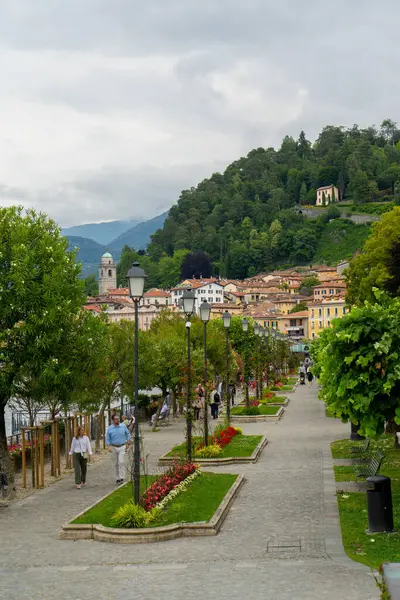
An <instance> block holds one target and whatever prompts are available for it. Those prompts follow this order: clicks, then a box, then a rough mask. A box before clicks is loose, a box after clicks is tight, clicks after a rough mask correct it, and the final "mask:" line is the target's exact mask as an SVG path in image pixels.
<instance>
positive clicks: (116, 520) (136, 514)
mask: <svg viewBox="0 0 400 600" xmlns="http://www.w3.org/2000/svg"><path fill="white" fill-rule="evenodd" d="M155 516H156V513H155V512H154V511H150V512H147V511H145V510H144V508H143V507H142V506H138V505H137V504H135V503H134V502H133V501H132V500H130V501H129V502H127V503H126V504H124V505H123V506H120V508H119V509H118V510H117V512H116V513H115V514H114V515H113V517H112V524H113V525H114V527H122V528H124V529H133V528H135V529H140V528H143V527H148V526H149V524H150V523H151V521H153V520H154V518H155Z"/></svg>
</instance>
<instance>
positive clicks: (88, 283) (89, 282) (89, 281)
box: [85, 275, 99, 296]
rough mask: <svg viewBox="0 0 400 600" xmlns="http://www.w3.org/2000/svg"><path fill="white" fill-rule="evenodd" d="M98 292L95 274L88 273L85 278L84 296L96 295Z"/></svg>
mask: <svg viewBox="0 0 400 600" xmlns="http://www.w3.org/2000/svg"><path fill="white" fill-rule="evenodd" d="M98 293H99V284H98V282H97V278H96V275H88V276H87V277H86V279H85V294H86V296H97V295H98Z"/></svg>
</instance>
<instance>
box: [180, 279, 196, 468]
mask: <svg viewBox="0 0 400 600" xmlns="http://www.w3.org/2000/svg"><path fill="white" fill-rule="evenodd" d="M195 302H196V294H195V293H194V291H193V290H186V291H185V292H183V294H182V306H183V311H184V313H185V315H186V319H187V321H186V331H187V344H188V345H187V360H188V373H187V389H186V445H187V460H188V462H192V412H191V411H192V402H191V397H192V389H191V388H192V377H191V372H190V370H191V364H190V327H191V325H192V324H191V322H190V317H191V316H192V314H193V313H194V307H195Z"/></svg>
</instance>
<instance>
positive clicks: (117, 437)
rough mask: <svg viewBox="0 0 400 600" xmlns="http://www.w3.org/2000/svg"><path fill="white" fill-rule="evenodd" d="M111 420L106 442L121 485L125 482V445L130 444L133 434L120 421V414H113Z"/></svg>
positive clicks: (118, 482)
mask: <svg viewBox="0 0 400 600" xmlns="http://www.w3.org/2000/svg"><path fill="white" fill-rule="evenodd" d="M111 420H112V424H111V425H110V426H109V427H108V429H107V434H106V444H107V446H108V451H109V452H110V453H111V457H112V459H113V462H114V468H115V474H116V477H117V481H116V483H117V485H121V483H123V482H124V469H125V465H124V459H125V447H126V445H129V440H130V438H131V434H130V433H129V431H128V428H127V427H125V425H123V424H122V423H120V422H119V415H117V414H115V415H113V416H112V417H111Z"/></svg>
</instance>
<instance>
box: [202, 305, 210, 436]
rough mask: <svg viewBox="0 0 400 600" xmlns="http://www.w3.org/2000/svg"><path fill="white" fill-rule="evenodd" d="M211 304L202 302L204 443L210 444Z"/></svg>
mask: <svg viewBox="0 0 400 600" xmlns="http://www.w3.org/2000/svg"><path fill="white" fill-rule="evenodd" d="M210 313H211V304H209V303H208V302H207V300H203V302H202V303H201V304H200V319H201V320H202V322H203V352H204V374H203V380H204V383H203V385H204V445H205V446H208V405H207V400H208V394H207V324H208V322H209V320H210Z"/></svg>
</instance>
